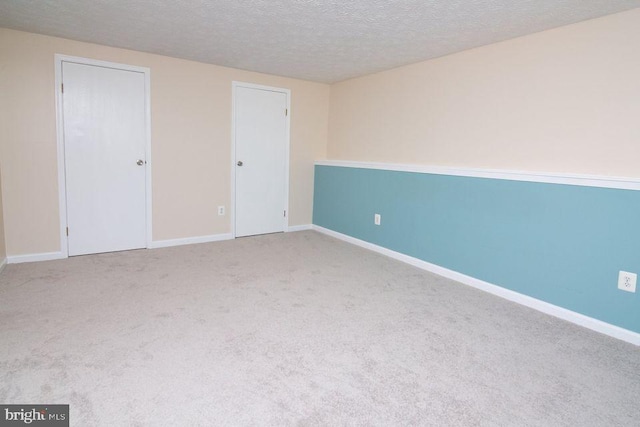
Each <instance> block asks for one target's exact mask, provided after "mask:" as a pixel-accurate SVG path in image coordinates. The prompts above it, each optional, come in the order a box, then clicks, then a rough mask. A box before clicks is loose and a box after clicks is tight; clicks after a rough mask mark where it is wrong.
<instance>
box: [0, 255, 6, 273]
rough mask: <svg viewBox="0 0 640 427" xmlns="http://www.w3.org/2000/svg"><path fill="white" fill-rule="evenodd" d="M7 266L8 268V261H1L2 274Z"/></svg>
mask: <svg viewBox="0 0 640 427" xmlns="http://www.w3.org/2000/svg"><path fill="white" fill-rule="evenodd" d="M6 266H7V259H6V258H4V259H3V260H2V261H0V273H2V271H3V270H4V268H5V267H6Z"/></svg>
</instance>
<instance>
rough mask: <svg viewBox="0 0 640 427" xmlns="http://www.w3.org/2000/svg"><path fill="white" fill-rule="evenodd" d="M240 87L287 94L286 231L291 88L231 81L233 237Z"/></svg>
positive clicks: (234, 233)
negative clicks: (237, 111) (238, 89)
mask: <svg viewBox="0 0 640 427" xmlns="http://www.w3.org/2000/svg"><path fill="white" fill-rule="evenodd" d="M239 87H244V88H249V89H261V90H269V91H272V92H279V93H284V94H285V95H286V96H287V107H286V108H287V115H286V116H285V120H286V124H285V126H286V149H285V175H284V180H285V187H284V198H285V200H284V208H285V210H286V211H287V214H286V215H285V216H284V217H283V219H284V231H287V229H288V228H289V150H290V147H291V90H289V89H283V88H279V87H273V86H263V85H257V84H253V83H244V82H237V81H232V82H231V88H232V91H231V92H232V93H231V203H230V207H231V209H230V210H229V218H230V219H231V237H232V238H233V239H235V238H236V161H237V160H236V89H237V88H239Z"/></svg>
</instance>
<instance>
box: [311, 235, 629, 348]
mask: <svg viewBox="0 0 640 427" xmlns="http://www.w3.org/2000/svg"><path fill="white" fill-rule="evenodd" d="M313 230H316V231H318V232H320V233H323V234H326V235H328V236H331V237H335V238H337V239H340V240H343V241H345V242H348V243H352V244H354V245H357V246H360V247H363V248H365V249H369V250H372V251H374V252H378V253H380V254H383V255H386V256H388V257H390V258H394V259H397V260H398V261H402V262H405V263H407V264H410V265H412V266H414V267H418V268H420V269H422V270H426V271H429V272H431V273H435V274H438V275H440V276H443V277H446V278H448V279H452V280H455V281H457V282H460V283H463V284H465V285H468V286H471V287H473V288H476V289H480V290H483V291H485V292H488V293H490V294H493V295H496V296H499V297H501V298H504V299H507V300H509V301H513V302H515V303H518V304H521V305H524V306H526V307H529V308H532V309H534V310H537V311H540V312H542V313H545V314H549V315H551V316H554V317H557V318H560V319H562V320H566V321H568V322H571V323H574V324H576V325H579V326H582V327H585V328H587V329H591V330H593V331H596V332H600V333H601V334H605V335H608V336H610V337H613V338H617V339H619V340H622V341H626V342H628V343H631V344H634V345H637V346H640V334H639V333H637V332H633V331H630V330H628V329H624V328H621V327H619V326H615V325H612V324H610V323H606V322H603V321H601V320H598V319H594V318H592V317H588V316H585V315H584V314H580V313H576V312H575V311H571V310H567V309H566V308H562V307H559V306H557V305H553V304H550V303H548V302H545V301H541V300H539V299H536V298H532V297H530V296H527V295H523V294H521V293H518V292H515V291H512V290H509V289H505V288H503V287H500V286H497V285H493V284H491V283H488V282H485V281H482V280H479V279H476V278H474V277H471V276H467V275H465V274H462V273H458V272H457V271H453V270H449V269H447V268H444V267H440V266H438V265H435V264H431V263H430V262H426V261H423V260H421V259H418V258H414V257H411V256H408V255H405V254H402V253H400V252H396V251H392V250H390V249H387V248H383V247H382V246H378V245H375V244H373V243H369V242H365V241H364V240H360V239H356V238H355V237H351V236H347V235H346V234H342V233H338V232H336V231H333V230H329V229H327V228H324V227H320V226H318V225H313Z"/></svg>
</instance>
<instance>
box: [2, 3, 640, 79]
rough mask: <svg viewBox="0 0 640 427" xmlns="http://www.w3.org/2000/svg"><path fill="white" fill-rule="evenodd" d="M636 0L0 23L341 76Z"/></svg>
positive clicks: (225, 8) (114, 8)
mask: <svg viewBox="0 0 640 427" xmlns="http://www.w3.org/2000/svg"><path fill="white" fill-rule="evenodd" d="M636 7H640V0H397V1H393V0H353V1H340V0H327V1H322V0H315V1H314V0H272V1H270V0H235V1H234V0H227V1H225V0H39V1H25V0H0V27H5V28H13V29H18V30H24V31H30V32H35V33H42V34H48V35H53V36H59V37H65V38H69V39H74V40H81V41H87V42H93V43H99V44H103V45H108V46H116V47H122V48H128V49H134V50H139V51H144V52H152V53H158V54H162V55H168V56H173V57H178V58H185V59H191V60H195V61H201V62H206V63H211V64H218V65H224V66H228V67H234V68H241V69H245V70H252V71H259V72H262V73H269V74H277V75H281V76H288V77H296V78H300V79H306V80H313V81H318V82H327V83H331V82H336V81H341V80H345V79H348V78H351V77H356V76H361V75H365V74H370V73H373V72H377V71H381V70H386V69H390V68H394V67H397V66H400V65H405V64H410V63H414V62H419V61H423V60H426V59H430V58H435V57H438V56H443V55H447V54H450V53H453V52H458V51H461V50H465V49H469V48H473V47H477V46H482V45H486V44H490V43H495V42H498V41H501V40H506V39H510V38H513V37H518V36H521V35H525V34H530V33H535V32H538V31H543V30H546V29H550V28H554V27H558V26H562V25H567V24H571V23H575V22H579V21H583V20H586V19H590V18H595V17H599V16H603V15H608V14H611V13H615V12H621V11H624V10H628V9H633V8H636Z"/></svg>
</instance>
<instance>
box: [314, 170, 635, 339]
mask: <svg viewBox="0 0 640 427" xmlns="http://www.w3.org/2000/svg"><path fill="white" fill-rule="evenodd" d="M374 213H379V214H380V215H382V224H381V225H380V226H376V225H374V223H373V215H374ZM313 223H314V224H315V225H319V226H321V227H325V228H328V229H330V230H333V231H337V232H339V233H343V234H346V235H348V236H352V237H355V238H358V239H361V240H364V241H367V242H370V243H373V244H376V245H379V246H382V247H385V248H388V249H391V250H393V251H397V252H400V253H403V254H406V255H409V256H412V257H415V258H419V259H421V260H424V261H427V262H430V263H433V264H436V265H439V266H441V267H445V268H448V269H451V270H454V271H457V272H460V273H463V274H466V275H468V276H472V277H475V278H477V279H480V280H484V281H486V282H489V283H492V284H494V285H498V286H501V287H504V288H506V289H510V290H513V291H516V292H519V293H521V294H524V295H529V296H531V297H534V298H537V299H540V300H542V301H546V302H549V303H551V304H554V305H557V306H560V307H564V308H566V309H569V310H572V311H575V312H578V313H581V314H584V315H586V316H589V317H593V318H596V319H599V320H602V321H604V322H607V323H610V324H613V325H617V326H620V327H622V328H625V329H628V330H631V331H634V332H640V293H635V294H634V293H629V292H624V291H621V290H619V289H618V288H617V282H618V272H619V271H620V270H624V271H630V272H635V273H640V191H634V190H619V189H610V188H596V187H582V186H574V185H562V184H547V183H536V182H523V181H509V180H502V179H488V178H470V177H461V176H451V175H435V174H425V173H413V172H397V171H387V170H379V169H362V168H354V167H338V166H320V165H317V166H316V168H315V192H314V207H313ZM639 285H640V284H639ZM639 292H640V286H639Z"/></svg>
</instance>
